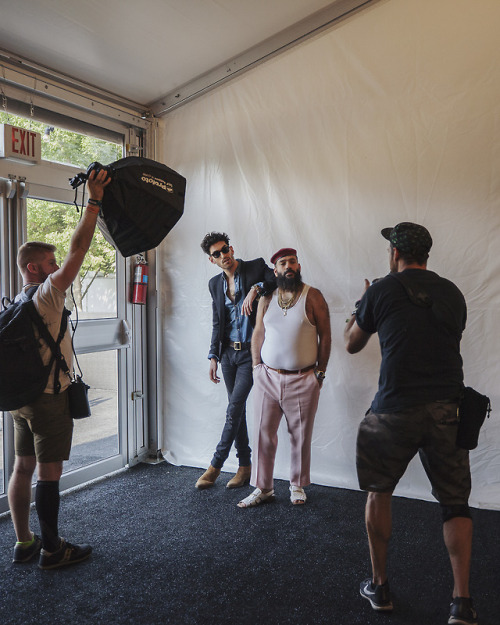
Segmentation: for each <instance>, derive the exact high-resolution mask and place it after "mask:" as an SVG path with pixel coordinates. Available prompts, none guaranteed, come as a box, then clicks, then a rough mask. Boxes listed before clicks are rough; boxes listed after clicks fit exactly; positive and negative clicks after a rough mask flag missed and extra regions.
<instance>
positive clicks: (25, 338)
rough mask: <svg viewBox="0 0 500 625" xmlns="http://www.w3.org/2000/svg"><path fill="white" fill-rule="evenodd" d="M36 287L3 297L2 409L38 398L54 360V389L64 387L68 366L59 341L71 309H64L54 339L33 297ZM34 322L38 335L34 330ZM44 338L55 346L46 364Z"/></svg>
mask: <svg viewBox="0 0 500 625" xmlns="http://www.w3.org/2000/svg"><path fill="white" fill-rule="evenodd" d="M37 288H38V287H37V286H36V287H33V288H30V289H28V290H27V291H26V293H25V294H23V295H22V297H20V298H18V299H16V300H15V301H11V300H9V299H8V298H6V297H4V298H3V300H2V304H3V306H4V310H2V311H1V312H0V410H16V409H18V408H22V406H26V405H27V404H30V403H32V402H34V401H35V400H36V399H38V397H39V396H40V395H41V394H42V393H43V391H44V390H45V387H46V386H47V382H48V380H49V375H50V370H51V369H52V365H53V364H54V361H56V367H55V373H54V392H55V393H58V392H59V390H60V388H61V384H60V382H59V373H60V370H61V368H62V370H63V371H66V370H68V367H67V365H66V363H65V361H64V358H63V357H62V354H61V348H60V344H61V341H62V339H63V336H64V334H65V332H66V328H67V325H68V315H69V314H70V313H69V311H68V310H66V308H65V309H64V310H63V314H62V318H61V327H60V330H59V335H58V337H57V341H54V339H53V338H52V335H51V334H50V332H49V330H48V328H47V326H46V325H45V323H44V321H43V319H42V318H41V316H40V314H39V313H38V311H37V309H36V308H35V304H34V303H33V300H32V298H33V295H34V294H35V292H36V290H37ZM6 302H7V304H6ZM35 326H36V328H37V329H38V333H39V337H37V336H36V334H35ZM41 339H43V341H44V342H45V343H47V345H49V347H50V348H51V350H52V356H51V358H50V361H49V363H48V364H47V365H44V364H43V362H42V357H41V355H40V340H41ZM68 372H69V370H68Z"/></svg>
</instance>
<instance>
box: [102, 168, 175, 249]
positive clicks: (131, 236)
mask: <svg viewBox="0 0 500 625" xmlns="http://www.w3.org/2000/svg"><path fill="white" fill-rule="evenodd" d="M106 169H109V170H110V171H111V176H112V181H111V183H110V184H109V185H108V186H107V187H106V188H105V190H104V197H103V200H102V209H101V211H100V213H99V217H98V219H97V225H98V226H99V228H100V230H101V231H102V233H103V235H104V237H105V239H106V240H107V241H109V243H111V244H112V245H113V246H114V247H115V248H116V249H117V250H118V251H119V252H120V253H121V254H122V256H132V255H133V254H139V253H140V252H145V251H147V250H150V249H152V248H154V247H156V246H157V245H159V244H160V243H161V242H162V241H163V239H164V238H165V237H166V236H167V234H168V233H169V232H170V230H171V229H172V228H173V227H174V226H175V224H176V223H177V222H178V221H179V219H180V218H181V216H182V213H183V211H184V195H185V191H186V179H185V178H184V177H183V176H181V175H180V174H178V173H177V172H175V171H174V170H173V169H170V167H167V166H166V165H162V164H161V163H157V162H156V161H152V160H150V159H148V158H139V157H137V156H128V157H127V158H122V159H120V160H119V161H116V162H114V163H111V164H110V165H108V166H107V167H106Z"/></svg>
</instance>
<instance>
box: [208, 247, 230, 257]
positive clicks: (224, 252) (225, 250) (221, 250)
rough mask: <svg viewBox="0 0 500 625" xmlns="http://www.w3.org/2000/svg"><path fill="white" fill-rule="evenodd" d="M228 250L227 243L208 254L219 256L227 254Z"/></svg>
mask: <svg viewBox="0 0 500 625" xmlns="http://www.w3.org/2000/svg"><path fill="white" fill-rule="evenodd" d="M229 250H230V247H229V245H224V247H221V248H220V250H215V252H213V253H212V254H210V256H212V258H219V256H220V255H221V254H228V253H229Z"/></svg>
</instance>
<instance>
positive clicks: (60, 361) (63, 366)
mask: <svg viewBox="0 0 500 625" xmlns="http://www.w3.org/2000/svg"><path fill="white" fill-rule="evenodd" d="M30 290H31V289H30ZM35 290H36V289H35ZM34 292H35V291H33V293H29V292H28V293H27V295H28V296H29V298H30V299H29V301H27V302H26V304H25V306H26V310H27V311H28V313H29V316H30V318H31V321H32V322H33V323H34V325H35V326H36V327H37V328H38V332H39V334H40V338H42V339H43V340H44V341H45V343H47V345H48V346H49V348H50V351H51V352H52V356H51V359H50V363H49V366H50V367H52V365H53V363H54V362H55V365H56V366H55V370H54V393H55V394H57V393H59V391H60V390H61V382H60V381H59V373H60V372H61V370H62V371H63V372H64V373H66V374H67V375H68V376H69V378H71V374H70V371H69V367H68V365H67V363H66V360H65V358H64V356H63V354H62V352H61V341H62V339H63V337H64V334H65V333H66V329H67V327H68V316H69V315H70V314H71V313H70V311H69V310H67V308H64V309H63V312H62V316H61V325H60V328H59V334H58V336H57V340H56V341H55V340H54V339H53V337H52V335H51V333H50V332H49V330H48V328H47V326H46V325H45V322H44V321H43V319H42V317H41V316H40V313H39V312H38V311H37V309H36V307H35V304H34V302H33V300H32V297H33V294H34Z"/></svg>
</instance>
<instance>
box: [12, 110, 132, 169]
mask: <svg viewBox="0 0 500 625" xmlns="http://www.w3.org/2000/svg"><path fill="white" fill-rule="evenodd" d="M0 124H10V125H11V126H18V127H19V128H29V129H30V130H33V131H34V132H39V133H40V134H41V135H42V159H43V160H46V161H53V162H56V163H63V164H64V165H75V166H76V167H82V168H83V169H84V170H86V169H87V167H88V166H89V165H90V163H93V162H94V161H98V162H99V163H102V164H103V165H109V163H112V162H114V161H117V160H118V159H120V158H121V157H122V156H123V146H122V145H119V144H117V143H111V142H109V141H104V140H103V139H96V138H95V137H89V136H87V135H81V134H78V133H77V132H72V131H71V130H64V129H63V128H57V127H54V126H47V124H44V123H42V122H37V121H36V120H34V119H25V118H24V117H19V116H18V115H10V114H8V113H5V112H4V111H0Z"/></svg>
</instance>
